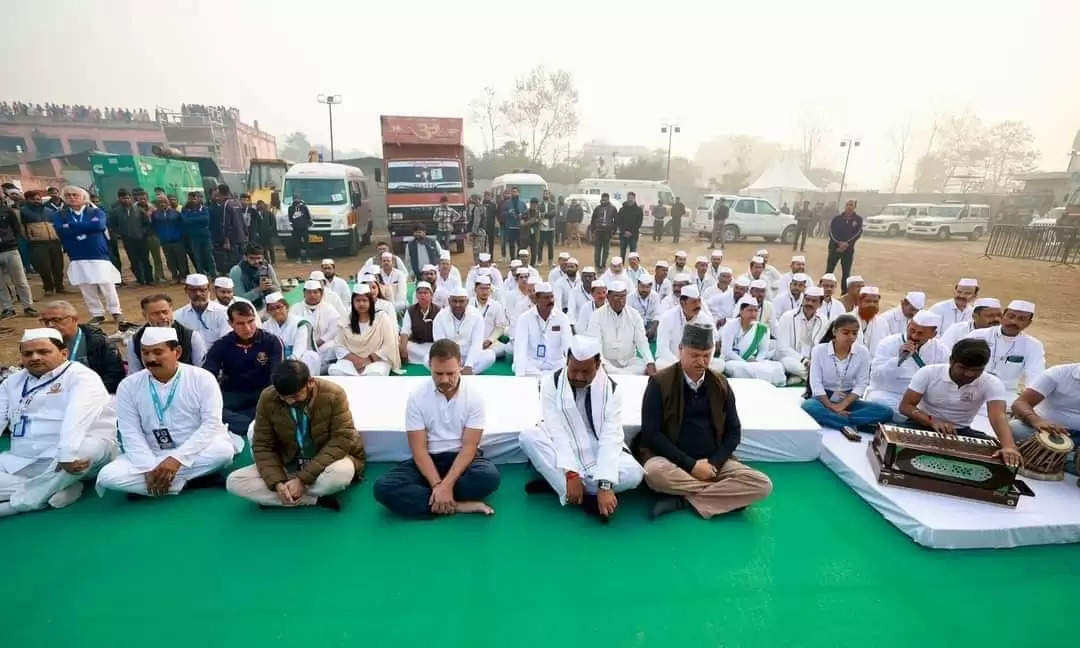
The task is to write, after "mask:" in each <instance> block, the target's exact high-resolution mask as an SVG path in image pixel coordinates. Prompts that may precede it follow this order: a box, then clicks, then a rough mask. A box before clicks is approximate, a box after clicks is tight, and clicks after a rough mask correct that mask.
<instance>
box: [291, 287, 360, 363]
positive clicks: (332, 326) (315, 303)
mask: <svg viewBox="0 0 1080 648" xmlns="http://www.w3.org/2000/svg"><path fill="white" fill-rule="evenodd" d="M322 296H323V288H322V285H321V284H319V282H317V281H305V282H304V300H303V301H300V302H297V303H295V304H293V305H292V307H290V308H289V315H291V316H293V317H296V318H297V319H302V320H304V321H305V322H307V323H308V324H310V325H311V334H312V336H313V337H314V339H315V351H316V352H317V353H318V354H319V357H320V358H321V360H322V363H323V366H326V365H329V364H330V363H331V362H333V361H334V360H335V358H334V354H333V349H332V347H333V344H334V338H335V337H337V332H338V326H339V325H340V324H341V320H342V317H341V315H339V314H338V312H337V310H336V309H335V308H334V307H333V306H331V305H330V304H327V303H325V302H324V301H323V300H322ZM351 305H352V304H351V302H350V307H351Z"/></svg>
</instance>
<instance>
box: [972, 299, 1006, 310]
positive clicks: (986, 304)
mask: <svg viewBox="0 0 1080 648" xmlns="http://www.w3.org/2000/svg"><path fill="white" fill-rule="evenodd" d="M973 307H974V308H1001V302H999V301H998V300H997V299H995V298H993V297H979V298H978V299H976V300H975V304H974V305H973Z"/></svg>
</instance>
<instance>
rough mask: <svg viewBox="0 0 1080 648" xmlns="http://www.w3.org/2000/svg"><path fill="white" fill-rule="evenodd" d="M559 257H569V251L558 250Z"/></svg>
mask: <svg viewBox="0 0 1080 648" xmlns="http://www.w3.org/2000/svg"><path fill="white" fill-rule="evenodd" d="M559 258H560V259H569V258H570V253H569V252H559Z"/></svg>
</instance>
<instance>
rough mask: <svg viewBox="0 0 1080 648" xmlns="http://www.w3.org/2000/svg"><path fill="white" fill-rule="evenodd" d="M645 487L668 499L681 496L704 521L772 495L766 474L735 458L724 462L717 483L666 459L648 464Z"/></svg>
mask: <svg viewBox="0 0 1080 648" xmlns="http://www.w3.org/2000/svg"><path fill="white" fill-rule="evenodd" d="M645 483H646V484H648V485H649V488H651V489H653V490H654V491H656V492H658V493H664V494H665V495H682V496H684V497H685V498H686V501H687V502H689V503H690V506H693V507H694V510H695V511H697V512H698V513H699V514H700V515H701V517H703V518H706V519H708V518H711V517H712V516H714V515H720V514H722V513H727V512H728V511H733V510H735V509H738V508H742V507H744V506H749V505H750V504H753V503H754V502H756V501H758V500H762V499H765V498H766V497H768V496H769V493H771V492H772V482H771V481H770V480H769V478H768V476H766V475H765V473H763V472H760V471H758V470H754V469H753V468H750V467H749V466H746V465H744V464H742V463H741V462H739V461H738V460H737V459H735V458H734V457H732V458H730V459H728V460H727V461H725V462H724V466H723V467H722V468H721V469H720V473H719V474H718V475H717V476H716V480H715V481H700V480H698V479H695V478H694V477H693V476H692V475H690V473H688V472H686V471H685V470H683V469H682V468H679V467H678V466H676V465H675V464H673V463H671V462H670V461H668V460H667V459H665V458H663V457H653V458H651V459H649V460H648V461H646V462H645Z"/></svg>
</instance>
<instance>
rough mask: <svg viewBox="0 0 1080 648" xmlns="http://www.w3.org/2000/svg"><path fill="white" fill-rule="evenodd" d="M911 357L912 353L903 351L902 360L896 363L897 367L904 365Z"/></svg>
mask: <svg viewBox="0 0 1080 648" xmlns="http://www.w3.org/2000/svg"><path fill="white" fill-rule="evenodd" d="M910 357H911V352H910V351H901V352H900V358H899V359H898V360H897V361H896V366H897V367H899V366H900V365H902V364H904V360H907V359H908V358H910Z"/></svg>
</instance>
